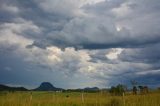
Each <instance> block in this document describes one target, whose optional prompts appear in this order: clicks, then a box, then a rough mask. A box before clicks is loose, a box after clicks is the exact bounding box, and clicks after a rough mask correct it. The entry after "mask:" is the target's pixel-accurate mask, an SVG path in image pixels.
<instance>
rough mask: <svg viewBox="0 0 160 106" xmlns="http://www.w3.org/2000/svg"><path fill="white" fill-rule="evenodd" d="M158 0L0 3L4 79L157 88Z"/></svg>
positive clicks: (0, 53) (18, 83)
mask: <svg viewBox="0 0 160 106" xmlns="http://www.w3.org/2000/svg"><path fill="white" fill-rule="evenodd" d="M159 10H160V0H0V83H1V84H7V85H13V86H24V87H27V88H34V87H37V86H38V85H39V84H40V83H41V82H44V81H45V82H46V81H47V82H51V83H52V84H53V85H54V86H56V87H62V88H83V87H93V86H98V87H101V88H103V87H110V86H112V85H116V84H119V83H122V84H126V85H128V86H130V81H131V80H135V81H137V82H138V84H141V85H148V86H150V87H158V86H160V12H159Z"/></svg>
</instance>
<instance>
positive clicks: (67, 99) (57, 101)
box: [0, 92, 160, 106]
mask: <svg viewBox="0 0 160 106" xmlns="http://www.w3.org/2000/svg"><path fill="white" fill-rule="evenodd" d="M0 106H160V92H153V93H149V94H147V95H129V94H128V95H125V96H124V97H122V96H111V95H110V94H108V93H83V94H82V93H73V92H72V93H55V92H32V94H31V92H14V93H11V92H10V93H9V92H0Z"/></svg>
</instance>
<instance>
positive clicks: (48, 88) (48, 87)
mask: <svg viewBox="0 0 160 106" xmlns="http://www.w3.org/2000/svg"><path fill="white" fill-rule="evenodd" d="M34 90H35V91H62V90H63V89H62V88H56V87H54V86H53V85H52V84H51V83H49V82H43V83H41V85H40V86H39V87H38V88H36V89H34Z"/></svg>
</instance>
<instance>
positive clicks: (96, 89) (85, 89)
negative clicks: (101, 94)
mask: <svg viewBox="0 0 160 106" xmlns="http://www.w3.org/2000/svg"><path fill="white" fill-rule="evenodd" d="M84 91H99V88H98V87H93V88H90V87H87V88H84Z"/></svg>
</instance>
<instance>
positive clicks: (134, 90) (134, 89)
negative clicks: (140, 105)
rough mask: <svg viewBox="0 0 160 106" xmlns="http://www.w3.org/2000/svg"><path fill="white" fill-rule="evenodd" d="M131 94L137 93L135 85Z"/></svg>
mask: <svg viewBox="0 0 160 106" xmlns="http://www.w3.org/2000/svg"><path fill="white" fill-rule="evenodd" d="M133 94H134V95H136V94H137V87H136V86H133Z"/></svg>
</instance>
